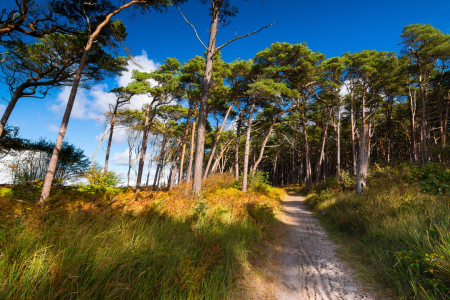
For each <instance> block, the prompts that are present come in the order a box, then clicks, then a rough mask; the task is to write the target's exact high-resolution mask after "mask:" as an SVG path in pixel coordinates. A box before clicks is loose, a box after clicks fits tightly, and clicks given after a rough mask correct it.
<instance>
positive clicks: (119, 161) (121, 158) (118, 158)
mask: <svg viewBox="0 0 450 300" xmlns="http://www.w3.org/2000/svg"><path fill="white" fill-rule="evenodd" d="M129 153H130V148H127V149H125V150H124V151H123V152H115V153H114V155H113V157H112V158H111V161H112V162H113V163H114V164H116V165H119V166H128V159H129V158H128V155H129ZM131 156H132V157H131V160H132V162H133V164H134V163H135V159H139V157H137V158H136V154H135V153H134V152H133V153H132V154H131ZM148 158H149V154H148V153H147V154H145V164H147V163H148Z"/></svg>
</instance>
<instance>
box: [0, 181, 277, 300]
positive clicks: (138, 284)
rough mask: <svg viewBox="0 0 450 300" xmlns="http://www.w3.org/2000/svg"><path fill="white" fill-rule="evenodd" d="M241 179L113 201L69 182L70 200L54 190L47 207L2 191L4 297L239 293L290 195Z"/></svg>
mask: <svg viewBox="0 0 450 300" xmlns="http://www.w3.org/2000/svg"><path fill="white" fill-rule="evenodd" d="M232 184H233V183H232V180H230V178H227V177H226V176H225V177H216V178H215V180H214V181H211V182H205V188H204V191H205V192H204V194H203V195H202V197H201V198H195V197H192V196H191V195H190V194H189V193H185V189H184V187H183V186H181V187H178V188H177V189H175V190H174V191H171V192H151V191H149V190H144V192H143V193H141V194H140V195H135V194H134V193H132V192H131V191H124V193H123V194H122V196H120V197H118V198H117V199H116V200H114V201H112V202H110V201H106V200H101V199H92V198H89V197H87V196H86V197H84V195H83V194H80V193H79V192H76V191H72V190H70V189H66V190H65V194H66V196H67V198H69V200H64V196H63V195H64V193H60V192H58V191H55V193H54V194H53V198H52V200H51V201H50V203H49V204H48V205H47V206H46V208H45V209H44V210H43V211H42V210H39V209H38V208H37V207H35V204H34V202H33V201H24V200H23V201H17V200H20V199H14V195H11V194H10V193H9V194H8V195H7V196H4V197H3V198H0V203H1V204H0V206H1V207H0V208H1V209H3V210H1V214H0V220H1V222H0V223H1V224H2V225H0V251H1V252H0V299H225V298H235V296H236V295H238V294H239V290H238V288H239V286H238V278H239V276H241V275H242V272H243V266H244V264H245V263H246V260H247V258H248V255H249V253H250V252H251V248H252V247H254V246H255V245H256V244H257V243H258V241H260V240H261V238H262V237H263V232H262V228H263V227H264V226H268V225H270V224H271V223H272V222H273V221H274V215H275V213H276V211H277V210H278V205H279V201H280V196H281V195H282V194H283V192H282V191H281V190H278V189H273V190H272V191H267V193H255V192H248V193H242V192H240V191H238V190H236V189H233V188H232ZM55 195H56V196H55ZM15 196H17V193H16V194H15ZM36 198H37V197H36ZM136 199H137V200H136Z"/></svg>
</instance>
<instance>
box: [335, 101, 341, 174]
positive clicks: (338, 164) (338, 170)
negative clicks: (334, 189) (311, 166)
mask: <svg viewBox="0 0 450 300" xmlns="http://www.w3.org/2000/svg"><path fill="white" fill-rule="evenodd" d="M337 115H338V117H337V124H336V174H337V176H338V177H339V176H341V105H340V103H339V107H338V113H337Z"/></svg>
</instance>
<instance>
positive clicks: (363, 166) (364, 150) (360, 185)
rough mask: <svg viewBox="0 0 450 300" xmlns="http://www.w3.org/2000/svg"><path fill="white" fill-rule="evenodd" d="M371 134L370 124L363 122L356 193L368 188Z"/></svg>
mask: <svg viewBox="0 0 450 300" xmlns="http://www.w3.org/2000/svg"><path fill="white" fill-rule="evenodd" d="M369 150H370V135H369V124H364V123H363V130H362V134H361V143H360V147H359V156H358V173H357V174H356V194H358V195H360V194H362V193H364V190H365V189H366V179H367V169H368V167H369V155H370V152H369Z"/></svg>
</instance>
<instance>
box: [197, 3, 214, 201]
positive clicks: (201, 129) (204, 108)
mask: <svg viewBox="0 0 450 300" xmlns="http://www.w3.org/2000/svg"><path fill="white" fill-rule="evenodd" d="M213 3H214V2H213ZM220 7H221V5H214V4H213V5H212V11H211V26H210V31H209V42H208V49H207V51H206V62H205V74H204V76H203V81H202V96H201V98H200V112H199V118H198V129H197V141H196V143H195V144H196V147H195V164H194V178H193V180H192V190H193V191H194V192H195V193H198V192H200V191H201V189H202V177H203V176H202V175H203V173H202V169H203V156H204V154H205V131H206V120H207V119H208V97H209V88H210V85H211V76H212V68H213V57H214V51H215V48H216V36H217V26H218V23H219V15H220Z"/></svg>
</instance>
